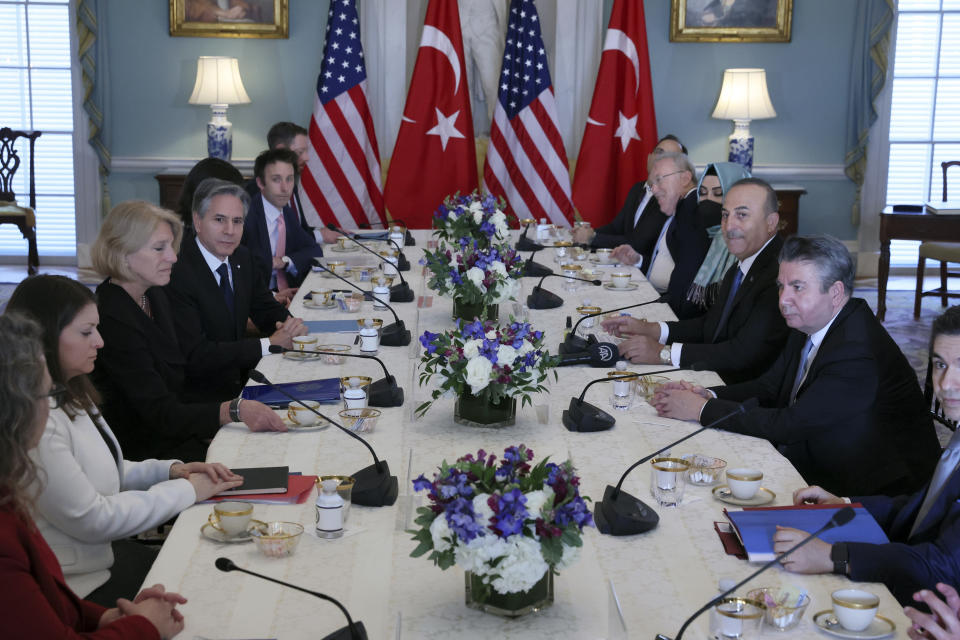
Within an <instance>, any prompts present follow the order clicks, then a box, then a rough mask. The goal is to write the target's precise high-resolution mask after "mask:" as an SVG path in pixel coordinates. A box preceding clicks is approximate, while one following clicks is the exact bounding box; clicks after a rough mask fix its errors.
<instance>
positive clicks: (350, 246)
mask: <svg viewBox="0 0 960 640" xmlns="http://www.w3.org/2000/svg"><path fill="white" fill-rule="evenodd" d="M359 248H360V247H358V246H357V245H355V244H348V245H347V246H346V247H344V248H343V249H341V248H340V245H338V244H335V245H333V246H332V247H330V251H336V252H337V253H351V252H353V251H356V250H357V249H359Z"/></svg>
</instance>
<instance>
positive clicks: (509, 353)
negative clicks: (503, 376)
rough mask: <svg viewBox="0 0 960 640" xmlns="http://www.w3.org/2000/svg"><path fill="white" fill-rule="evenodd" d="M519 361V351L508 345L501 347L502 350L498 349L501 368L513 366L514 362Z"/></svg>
mask: <svg viewBox="0 0 960 640" xmlns="http://www.w3.org/2000/svg"><path fill="white" fill-rule="evenodd" d="M516 359H517V350H516V349H514V348H513V347H511V346H510V345H508V344H502V345H500V348H499V349H497V364H499V365H500V366H501V367H502V366H504V365H510V366H511V367H512V366H513V361H514V360H516Z"/></svg>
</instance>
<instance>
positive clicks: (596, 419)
mask: <svg viewBox="0 0 960 640" xmlns="http://www.w3.org/2000/svg"><path fill="white" fill-rule="evenodd" d="M602 344H606V343H602ZM679 370H680V369H678V368H673V369H661V370H660V371H650V372H648V373H635V372H633V371H624V375H623V376H606V377H603V378H597V379H595V380H591V381H590V382H588V383H587V386H585V387H584V388H583V391H582V392H581V393H580V397H579V398H570V406H568V407H567V408H566V409H564V410H563V414H562V415H561V419H562V420H563V426H565V427H566V428H567V431H579V432H581V433H587V432H591V431H606V430H607V429H611V428H613V425H614V424H616V423H617V420H616V418H614V417H613V416H612V415H610V414H609V413H607V412H606V411H604V410H603V409H601V408H600V407H598V406H596V405H592V404H590V403H589V402H584V401H583V398H584V396H586V395H587V389H589V388H590V387H592V386H593V385H595V384H597V383H600V382H613V381H615V380H618V379H621V378H623V377H636V378H639V377H641V376H649V375H654V374H657V373H667V372H669V371H679Z"/></svg>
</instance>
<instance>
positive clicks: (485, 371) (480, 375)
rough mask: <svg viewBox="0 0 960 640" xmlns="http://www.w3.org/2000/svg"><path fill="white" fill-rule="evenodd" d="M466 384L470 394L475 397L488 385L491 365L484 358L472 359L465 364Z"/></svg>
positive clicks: (491, 369)
mask: <svg viewBox="0 0 960 640" xmlns="http://www.w3.org/2000/svg"><path fill="white" fill-rule="evenodd" d="M466 370H467V384H468V385H470V392H471V393H472V394H474V395H477V394H478V393H480V392H481V391H483V390H484V389H486V388H487V385H488V384H490V372H491V371H493V364H492V363H491V362H490V361H489V360H487V359H486V358H474V359H473V360H470V361H468V362H467V369H466Z"/></svg>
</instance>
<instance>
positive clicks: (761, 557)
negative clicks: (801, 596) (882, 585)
mask: <svg viewBox="0 0 960 640" xmlns="http://www.w3.org/2000/svg"><path fill="white" fill-rule="evenodd" d="M846 506H847V505H845V504H843V505H807V506H791V507H766V508H764V507H760V508H754V509H749V508H748V509H744V510H743V511H727V510H726V509H724V510H723V513H724V515H726V516H727V518H728V519H729V520H730V522H731V523H733V527H734V529H735V530H736V532H737V536H738V537H739V538H740V541H741V542H742V543H743V548H744V549H745V550H746V552H747V560H748V561H750V562H766V561H769V560H773V558H774V557H775V556H776V554H775V553H774V552H773V534H774V533H775V532H776V530H777V525H780V526H781V527H793V528H794V529H800V530H801V531H806V532H807V533H813V532H814V531H816V530H817V529H819V528H820V527H822V526H823V525H825V524H826V523H827V520H829V519H830V518H832V517H833V514H834V513H836V510H837V509H842V508H844V507H846ZM853 508H854V509H853V510H854V514H855V515H854V517H853V520H851V521H850V522H848V523H847V524H845V525H843V526H842V527H834V528H833V529H828V530H827V531H825V532H824V533H822V534H820V539H821V540H823V541H824V542H829V543H831V544H832V543H834V542H869V543H872V544H885V543H887V542H889V540H888V539H887V534H885V533H884V532H883V529H881V528H880V525H879V524H877V521H876V520H874V519H873V516H871V515H870V512H869V511H867V510H866V508H865V507H863V506H862V505H860V504H854V505H853Z"/></svg>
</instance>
